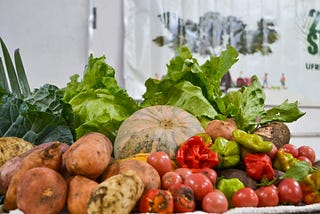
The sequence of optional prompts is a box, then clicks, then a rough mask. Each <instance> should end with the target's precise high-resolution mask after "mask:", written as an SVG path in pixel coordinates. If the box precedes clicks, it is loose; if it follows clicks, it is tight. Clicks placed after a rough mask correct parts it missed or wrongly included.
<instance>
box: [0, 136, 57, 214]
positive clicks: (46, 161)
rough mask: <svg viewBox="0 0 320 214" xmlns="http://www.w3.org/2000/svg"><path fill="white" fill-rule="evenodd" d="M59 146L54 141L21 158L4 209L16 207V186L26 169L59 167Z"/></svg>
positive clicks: (54, 168) (6, 196) (9, 187)
mask: <svg viewBox="0 0 320 214" xmlns="http://www.w3.org/2000/svg"><path fill="white" fill-rule="evenodd" d="M60 146H61V143H60V142H54V143H52V144H51V145H49V146H47V147H45V148H43V149H42V150H39V151H34V152H32V153H30V154H29V155H27V156H26V157H25V158H24V159H23V160H22V162H21V164H20V167H19V168H18V170H17V171H16V172H15V174H14V175H13V176H12V179H11V181H10V183H9V186H8V190H7V192H6V195H5V200H4V203H3V209H4V210H6V211H9V210H14V209H16V208H17V194H16V193H17V187H18V184H19V181H20V179H21V177H22V176H23V174H24V173H25V172H26V171H27V170H29V169H32V168H35V167H48V168H50V169H53V170H58V169H59V168H60V165H61V157H62V149H61V148H60Z"/></svg>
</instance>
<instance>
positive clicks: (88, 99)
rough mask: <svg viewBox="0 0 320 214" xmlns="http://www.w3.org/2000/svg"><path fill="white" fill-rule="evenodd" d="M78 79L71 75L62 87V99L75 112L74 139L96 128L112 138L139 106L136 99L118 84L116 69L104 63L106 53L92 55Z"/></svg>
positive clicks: (77, 76)
mask: <svg viewBox="0 0 320 214" xmlns="http://www.w3.org/2000/svg"><path fill="white" fill-rule="evenodd" d="M78 79H79V75H74V76H72V77H71V78H70V82H69V83H68V84H67V87H65V88H64V89H62V91H63V94H64V97H63V100H64V101H65V102H67V103H69V104H70V105H71V106H72V109H73V112H74V114H75V120H74V127H75V132H76V138H79V137H81V136H83V135H85V134H87V133H89V132H92V131H97V132H101V133H103V134H105V135H106V136H107V137H108V138H109V139H110V140H111V141H113V140H114V139H115V136H116V133H117V130H118V128H119V127H120V125H121V123H122V122H123V121H124V120H125V119H126V118H127V117H129V116H130V115H131V114H132V113H133V112H135V111H136V110H138V109H139V106H138V104H137V102H136V101H135V100H134V99H133V98H132V97H130V96H129V95H128V93H127V92H126V90H125V89H123V88H121V87H119V86H118V83H117V81H116V79H115V70H114V69H113V68H112V67H111V66H110V65H108V64H106V62H105V56H102V57H99V58H95V57H93V55H92V54H91V55H90V56H89V62H88V65H87V66H86V68H85V71H84V75H83V79H82V80H78Z"/></svg>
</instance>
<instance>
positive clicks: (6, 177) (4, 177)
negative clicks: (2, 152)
mask: <svg viewBox="0 0 320 214" xmlns="http://www.w3.org/2000/svg"><path fill="white" fill-rule="evenodd" d="M54 143H55V142H48V143H43V144H40V145H38V146H36V147H34V148H32V149H30V150H28V151H26V152H24V153H22V154H20V155H19V156H16V157H14V158H11V159H10V160H8V161H7V162H5V163H4V164H3V165H2V166H1V167H0V194H4V193H6V191H7V189H8V186H9V183H10V181H11V179H12V176H13V175H14V174H15V173H16V172H17V171H18V170H19V168H20V165H21V162H22V160H23V159H24V158H25V157H27V156H28V155H29V154H31V153H33V152H36V151H41V150H43V149H44V148H46V147H48V146H50V145H52V144H54ZM66 146H68V145H67V144H64V143H63V144H62V145H61V149H62V152H64V150H65V147H66Z"/></svg>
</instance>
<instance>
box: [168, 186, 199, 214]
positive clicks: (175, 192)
mask: <svg viewBox="0 0 320 214" xmlns="http://www.w3.org/2000/svg"><path fill="white" fill-rule="evenodd" d="M169 191H170V192H171V194H172V197H173V201H174V212H175V213H184V212H193V211H194V210H195V208H196V203H195V199H194V194H193V190H192V188H191V187H189V186H188V185H186V184H174V185H172V186H171V187H170V188H169Z"/></svg>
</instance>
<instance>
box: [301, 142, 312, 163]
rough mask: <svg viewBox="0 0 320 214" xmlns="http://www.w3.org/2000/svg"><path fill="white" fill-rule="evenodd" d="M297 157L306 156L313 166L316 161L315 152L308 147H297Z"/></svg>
mask: <svg viewBox="0 0 320 214" xmlns="http://www.w3.org/2000/svg"><path fill="white" fill-rule="evenodd" d="M298 152H299V156H306V157H307V158H309V160H310V161H311V163H312V164H313V163H314V162H315V161H316V152H315V151H314V149H313V148H311V147H310V146H300V147H298Z"/></svg>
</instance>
